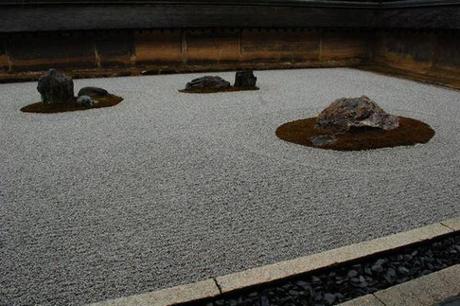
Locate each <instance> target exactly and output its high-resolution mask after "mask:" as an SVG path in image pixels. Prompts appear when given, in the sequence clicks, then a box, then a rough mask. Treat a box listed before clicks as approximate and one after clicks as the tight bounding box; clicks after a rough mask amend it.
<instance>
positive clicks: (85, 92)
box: [77, 86, 109, 97]
mask: <svg viewBox="0 0 460 306" xmlns="http://www.w3.org/2000/svg"><path fill="white" fill-rule="evenodd" d="M108 95H109V92H108V91H107V90H105V89H104V88H99V87H92V86H88V87H83V88H82V89H80V90H79V91H78V95H77V96H79V97H81V96H90V97H104V96H108Z"/></svg>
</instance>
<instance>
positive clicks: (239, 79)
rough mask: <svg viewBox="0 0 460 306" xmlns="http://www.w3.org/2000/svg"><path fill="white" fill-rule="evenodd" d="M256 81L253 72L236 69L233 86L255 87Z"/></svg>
mask: <svg viewBox="0 0 460 306" xmlns="http://www.w3.org/2000/svg"><path fill="white" fill-rule="evenodd" d="M256 82H257V77H256V76H255V75H254V72H253V71H251V70H249V71H238V72H236V74H235V84H234V86H235V87H255V86H256Z"/></svg>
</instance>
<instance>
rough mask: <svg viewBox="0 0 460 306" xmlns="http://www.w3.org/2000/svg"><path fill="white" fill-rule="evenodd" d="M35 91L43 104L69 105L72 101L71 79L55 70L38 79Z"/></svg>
mask: <svg viewBox="0 0 460 306" xmlns="http://www.w3.org/2000/svg"><path fill="white" fill-rule="evenodd" d="M37 90H38V92H39V93H40V95H41V97H42V102H43V103H45V104H61V103H70V102H72V101H73V99H74V92H73V80H72V78H71V77H69V76H67V75H65V74H64V73H62V72H60V71H57V70H55V69H50V70H49V71H48V72H47V73H46V74H45V75H43V76H42V77H40V79H39V80H38V86H37Z"/></svg>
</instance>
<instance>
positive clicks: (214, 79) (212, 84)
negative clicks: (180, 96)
mask: <svg viewBox="0 0 460 306" xmlns="http://www.w3.org/2000/svg"><path fill="white" fill-rule="evenodd" d="M228 87H230V82H227V81H225V80H224V79H222V78H221V77H219V76H204V77H201V78H197V79H193V80H192V81H190V82H188V83H187V85H186V86H185V89H186V90H193V89H225V88H228Z"/></svg>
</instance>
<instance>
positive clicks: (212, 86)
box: [179, 71, 259, 93]
mask: <svg viewBox="0 0 460 306" xmlns="http://www.w3.org/2000/svg"><path fill="white" fill-rule="evenodd" d="M256 82H257V77H256V76H254V73H253V71H238V72H236V74H235V82H234V84H233V86H232V85H231V84H230V82H228V81H226V80H224V79H222V78H221V77H219V76H204V77H200V78H196V79H193V80H191V81H190V82H188V83H187V84H186V85H185V89H182V90H179V91H180V92H185V93H215V92H228V91H241V90H258V89H259V88H258V87H256Z"/></svg>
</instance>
